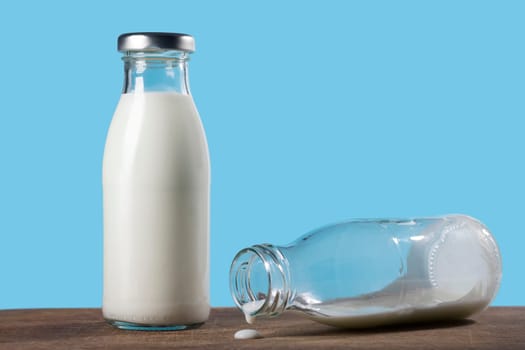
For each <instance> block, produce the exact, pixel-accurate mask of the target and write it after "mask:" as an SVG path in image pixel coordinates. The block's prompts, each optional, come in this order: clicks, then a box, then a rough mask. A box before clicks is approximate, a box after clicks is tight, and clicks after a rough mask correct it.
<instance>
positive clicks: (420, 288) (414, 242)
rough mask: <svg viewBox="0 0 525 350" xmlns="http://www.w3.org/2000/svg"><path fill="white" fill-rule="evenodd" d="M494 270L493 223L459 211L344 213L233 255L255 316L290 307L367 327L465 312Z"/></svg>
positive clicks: (477, 302) (491, 290)
mask: <svg viewBox="0 0 525 350" xmlns="http://www.w3.org/2000/svg"><path fill="white" fill-rule="evenodd" d="M250 249H251V250H252V251H253V252H254V253H253V252H251V251H250ZM263 260H267V261H270V262H266V263H265V262H264V261H263ZM261 261H263V263H262V265H261ZM256 265H260V266H259V267H256ZM272 265H275V266H276V267H272ZM264 266H269V268H268V269H269V270H270V273H268V271H267V270H268V269H266V268H264ZM243 270H244V272H239V271H243ZM248 271H250V272H248ZM274 271H282V273H275V272H274ZM248 275H249V277H247V276H248ZM264 275H267V276H268V275H271V277H270V278H269V279H268V277H267V276H266V277H265V276H264ZM500 276H501V260H500V256H499V250H498V248H497V245H496V243H495V241H494V239H493V237H492V236H491V234H490V233H489V231H488V230H487V229H486V228H485V227H484V226H483V225H482V224H480V223H479V222H478V221H476V220H473V219H472V218H469V217H466V216H459V215H458V216H448V217H441V218H427V219H414V220H357V221H350V222H346V223H341V224H337V225H331V226H327V227H324V228H321V229H319V230H316V231H313V232H311V233H309V234H306V235H305V236H303V237H301V238H299V239H298V240H297V241H295V242H294V243H292V244H291V245H288V246H284V247H275V246H265V245H263V246H254V247H252V248H248V249H247V250H245V252H243V251H241V252H240V253H239V255H238V256H237V257H236V259H235V260H234V263H233V264H232V271H231V275H230V277H231V280H230V281H231V285H232V294H233V296H234V299H235V300H236V303H237V305H239V306H241V307H243V310H245V311H246V309H248V310H250V311H251V312H252V315H251V316H255V317H257V316H260V315H265V314H266V315H275V314H279V313H280V312H282V311H284V310H285V309H292V310H299V311H303V312H304V314H305V315H306V316H308V317H310V318H312V319H314V320H316V321H319V322H322V323H326V324H331V325H335V326H341V327H369V326H379V325H384V324H392V323H399V322H415V321H424V320H441V319H455V318H463V317H467V316H469V315H471V314H473V313H476V312H478V311H481V310H483V309H484V308H485V307H486V306H487V305H488V304H489V303H490V301H491V300H492V299H493V297H494V296H495V293H496V292H497V289H498V286H499V281H500ZM264 278H266V280H269V281H270V288H268V291H265V290H264V289H266V286H267V284H265V282H264ZM244 280H249V282H250V283H249V288H243V287H242V286H243V284H244ZM255 280H258V282H256V281H255ZM272 282H273V284H274V285H276V286H277V287H275V286H272V285H271V284H272ZM253 286H255V288H258V289H259V290H257V291H254V290H253V288H254V287H253ZM248 289H251V291H249V290H248ZM261 300H264V304H271V305H272V306H271V307H268V305H264V304H263V302H262V301H261ZM257 301H258V302H257ZM266 301H268V303H267V302H266ZM243 305H257V306H258V308H257V309H256V310H252V309H251V308H250V307H246V306H243Z"/></svg>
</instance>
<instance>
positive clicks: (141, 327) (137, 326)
mask: <svg viewBox="0 0 525 350" xmlns="http://www.w3.org/2000/svg"><path fill="white" fill-rule="evenodd" d="M106 322H108V323H109V324H110V325H112V326H114V327H117V328H119V329H123V330H127V331H150V332H157V331H183V330H186V329H194V328H199V327H200V326H202V325H203V324H204V322H201V323H193V324H175V325H147V324H141V323H133V322H125V321H116V320H108V319H106Z"/></svg>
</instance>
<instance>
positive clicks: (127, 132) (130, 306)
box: [103, 33, 210, 330]
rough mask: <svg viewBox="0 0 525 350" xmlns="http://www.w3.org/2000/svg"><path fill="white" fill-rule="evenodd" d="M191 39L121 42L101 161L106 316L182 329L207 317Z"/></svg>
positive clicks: (205, 203) (203, 193)
mask: <svg viewBox="0 0 525 350" xmlns="http://www.w3.org/2000/svg"><path fill="white" fill-rule="evenodd" d="M194 47H195V43H194V39H193V37H192V36H190V35H186V34H176V33H128V34H123V35H121V36H120V37H119V38H118V50H119V51H120V52H122V54H123V61H124V88H123V92H122V96H121V97H120V101H119V103H118V106H117V109H116V111H115V114H114V116H113V120H112V122H111V126H110V128H109V131H108V135H107V140H106V147H105V151H104V162H103V197H104V202H103V206H104V297H103V315H104V318H105V319H106V320H107V321H108V322H110V323H111V324H113V325H115V326H116V327H119V328H123V329H140V330H178V329H185V328H189V327H193V326H197V325H199V324H201V323H203V322H205V321H206V320H207V318H208V315H209V310H210V307H209V186H210V169H209V157H208V147H207V143H206V137H205V134H204V130H203V127H202V124H201V121H200V118H199V114H198V112H197V110H196V108H195V105H194V103H193V99H192V96H191V94H190V90H189V83H188V60H189V54H190V53H192V52H193V51H194Z"/></svg>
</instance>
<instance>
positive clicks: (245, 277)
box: [230, 247, 272, 317]
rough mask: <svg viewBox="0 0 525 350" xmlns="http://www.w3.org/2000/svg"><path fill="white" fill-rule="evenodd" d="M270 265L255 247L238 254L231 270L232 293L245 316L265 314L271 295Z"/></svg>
mask: <svg viewBox="0 0 525 350" xmlns="http://www.w3.org/2000/svg"><path fill="white" fill-rule="evenodd" d="M271 283H272V279H271V270H270V263H269V262H268V261H267V260H266V259H265V257H264V255H263V254H262V253H261V252H260V251H259V249H257V248H255V247H251V248H246V249H243V250H241V251H239V252H238V253H237V255H236V256H235V258H234V259H233V262H232V265H231V268H230V291H231V294H232V297H233V300H234V301H235V304H236V305H237V307H238V308H240V309H241V310H242V311H243V312H244V313H245V315H246V316H247V317H248V316H254V315H257V314H262V313H264V310H265V309H267V307H268V301H269V298H268V296H269V295H270V294H271Z"/></svg>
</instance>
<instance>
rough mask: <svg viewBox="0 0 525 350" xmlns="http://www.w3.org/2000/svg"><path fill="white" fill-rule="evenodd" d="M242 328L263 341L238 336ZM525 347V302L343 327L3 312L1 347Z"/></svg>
mask: <svg viewBox="0 0 525 350" xmlns="http://www.w3.org/2000/svg"><path fill="white" fill-rule="evenodd" d="M242 328H256V329H257V330H258V331H259V332H260V333H261V334H262V335H263V336H264V338H263V339H252V340H234V339H233V335H234V333H235V332H236V331H237V330H239V329H242ZM339 348H340V349H384V350H387V349H388V350H390V349H495V350H503V349H525V307H492V308H489V309H488V310H486V311H485V312H483V313H481V314H480V315H477V316H475V317H474V318H473V319H472V320H463V321H456V322H447V323H436V324H422V325H407V326H402V327H401V326H396V327H385V328H377V329H368V330H360V331H356V330H341V329H337V328H333V327H330V326H324V325H321V324H318V323H315V322H312V321H309V320H307V319H304V318H302V317H300V316H298V315H296V314H293V313H285V314H283V315H281V316H280V317H277V318H273V319H269V320H261V322H259V323H258V324H256V325H255V326H248V325H247V324H246V323H245V322H244V319H243V316H242V314H241V313H240V312H239V311H238V310H236V309H233V308H215V309H213V310H212V313H211V316H210V319H209V321H208V322H207V323H206V324H205V325H203V326H202V327H200V328H198V329H194V330H187V331H179V332H151V333H150V332H136V331H135V332H134V331H122V330H118V329H115V328H113V327H112V326H110V325H109V324H107V323H106V322H104V320H103V319H102V316H101V311H100V309H29V310H2V311H0V349H2V350H3V349H9V350H19V349H35V350H38V349H54V350H58V349H323V350H324V349H339Z"/></svg>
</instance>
